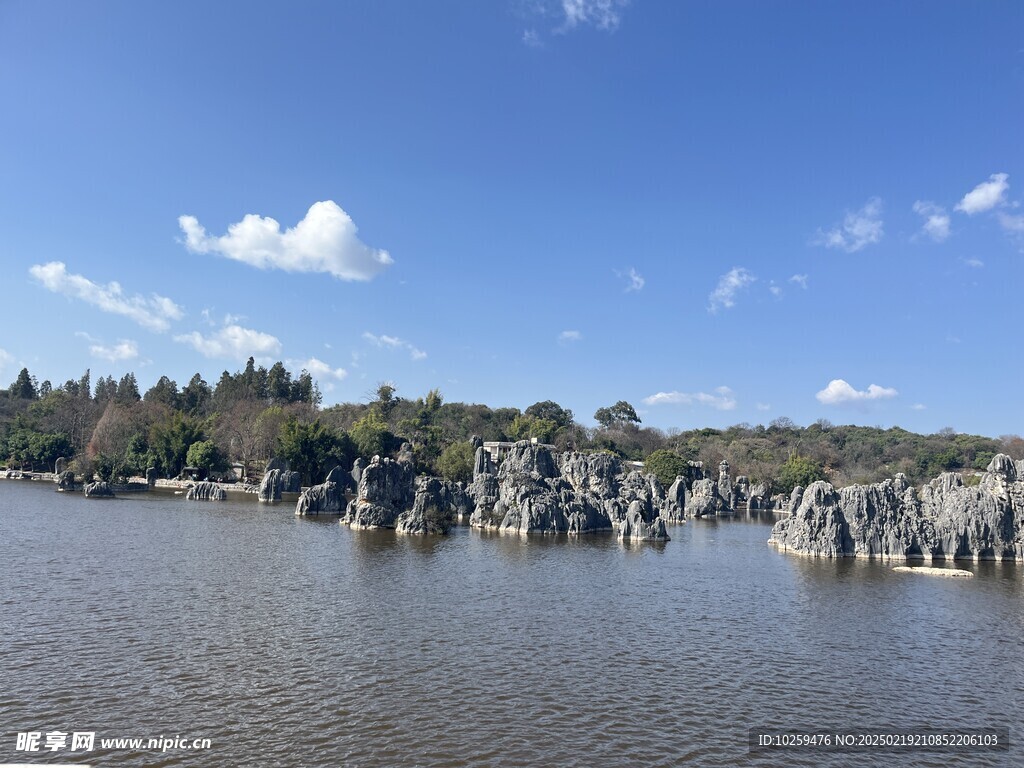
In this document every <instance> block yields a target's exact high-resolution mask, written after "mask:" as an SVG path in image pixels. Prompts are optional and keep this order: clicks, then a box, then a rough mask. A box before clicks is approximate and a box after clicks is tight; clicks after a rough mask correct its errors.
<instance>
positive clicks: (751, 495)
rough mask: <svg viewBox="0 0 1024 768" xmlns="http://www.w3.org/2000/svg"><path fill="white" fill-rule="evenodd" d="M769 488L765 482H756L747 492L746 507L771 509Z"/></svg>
mask: <svg viewBox="0 0 1024 768" xmlns="http://www.w3.org/2000/svg"><path fill="white" fill-rule="evenodd" d="M771 508H772V497H771V489H770V488H769V487H768V485H767V484H766V483H756V484H755V485H752V486H750V490H749V491H748V492H747V509H771Z"/></svg>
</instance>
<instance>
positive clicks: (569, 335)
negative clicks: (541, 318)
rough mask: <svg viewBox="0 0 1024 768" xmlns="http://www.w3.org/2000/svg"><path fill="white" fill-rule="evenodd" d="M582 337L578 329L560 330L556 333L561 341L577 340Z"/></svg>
mask: <svg viewBox="0 0 1024 768" xmlns="http://www.w3.org/2000/svg"><path fill="white" fill-rule="evenodd" d="M582 338H583V334H582V333H580V332H579V331H562V332H561V333H560V334H558V340H559V341H561V342H566V341H579V340H580V339H582Z"/></svg>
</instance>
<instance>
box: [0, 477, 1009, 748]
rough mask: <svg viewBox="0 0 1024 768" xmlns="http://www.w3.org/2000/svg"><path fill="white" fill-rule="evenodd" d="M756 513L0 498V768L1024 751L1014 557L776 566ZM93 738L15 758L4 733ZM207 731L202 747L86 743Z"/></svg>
mask: <svg viewBox="0 0 1024 768" xmlns="http://www.w3.org/2000/svg"><path fill="white" fill-rule="evenodd" d="M766 522H767V521H764V520H750V519H745V520H731V521H718V522H716V521H691V522H690V523H687V524H686V525H683V526H678V527H675V528H673V529H672V530H671V534H672V536H673V540H672V541H671V542H670V543H668V544H667V545H664V546H652V545H643V546H636V545H633V546H624V545H622V544H620V543H619V542H618V541H616V540H615V539H614V538H612V537H607V536H600V537H588V538H583V539H580V540H570V539H566V538H540V537H538V538H525V539H521V538H518V537H507V536H495V535H481V534H479V533H477V532H475V531H470V530H468V529H465V528H461V529H457V530H456V531H455V532H454V534H453V535H452V536H450V537H448V538H427V539H423V538H412V537H398V536H396V535H395V534H394V533H392V532H366V531H350V530H349V529H348V528H346V527H344V526H341V525H339V524H337V522H336V521H335V520H334V519H327V520H316V519H296V518H294V517H293V516H292V514H291V509H290V508H288V507H274V508H269V507H265V506H258V505H257V504H256V503H255V502H253V503H239V502H227V503H197V502H185V501H183V500H181V498H180V497H178V498H174V497H168V496H162V495H152V496H137V497H133V498H130V499H119V500H115V501H107V502H104V501H94V500H86V499H84V498H82V497H80V496H77V495H75V496H68V495H59V494H56V493H54V492H53V490H52V487H50V486H42V485H41V484H39V483H27V482H14V481H11V482H6V481H5V482H0V761H12V762H32V763H40V764H45V763H47V762H50V763H53V762H78V763H85V764H89V765H97V766H171V765H188V766H206V765H210V766H225V767H232V766H238V767H239V768H241V767H242V766H246V767H248V766H272V765H281V766H342V765H344V766H394V765H416V766H470V765H472V766H476V765H496V766H497V765H502V766H505V765H530V766H532V765H555V766H625V765H644V766H647V765H664V766H675V765H684V764H686V765H688V764H692V765H709V766H732V765H783V764H785V765H807V766H812V765H837V766H838V765H850V764H858V765H911V766H940V765H949V764H954V763H955V764H957V765H1013V764H1016V763H1019V762H1020V758H1021V756H1022V754H1024V753H1022V752H1021V751H1020V750H1018V749H1017V747H1016V746H1013V747H1011V750H1010V752H1008V753H1007V752H988V753H983V754H982V753H967V754H963V753H961V754H957V755H955V756H954V757H952V758H951V757H950V755H949V754H942V753H912V754H902V755H899V756H895V757H894V756H892V755H879V754H865V753H860V754H855V755H851V754H843V755H837V754H825V753H821V752H818V751H790V752H785V753H778V752H776V753H772V754H762V753H758V754H751V753H750V752H749V751H748V746H747V732H748V729H749V728H754V727H766V726H776V727H791V726H792V727H796V726H800V727H813V728H833V729H834V728H880V727H898V728H913V727H924V726H930V727H941V728H950V729H952V728H969V727H985V728H988V727H995V726H1004V727H1009V728H1010V731H1011V733H1010V735H1011V739H1013V738H1014V737H1024V730H1022V729H1021V727H1020V726H1021V725H1022V724H1024V706H1022V704H1024V696H1022V694H1024V640H1022V630H1024V600H1022V598H1024V568H1022V567H1021V566H1016V565H1013V564H1009V563H1007V564H1002V563H998V564H997V563H987V564H986V563H983V564H978V565H974V566H971V567H972V569H973V570H974V571H975V572H976V575H977V577H976V578H974V579H930V578H926V577H920V576H907V575H903V574H898V573H893V572H892V570H891V565H887V564H884V563H878V562H865V561H839V562H832V561H827V560H812V559H805V558H799V557H791V556H787V555H784V554H781V553H779V552H777V551H775V550H774V549H773V548H771V547H769V546H767V545H766V543H765V542H766V539H767V538H768V533H769V528H768V526H767V525H766ZM33 731H39V732H41V733H43V734H45V733H47V732H52V731H61V732H68V733H70V732H73V731H79V732H93V733H95V734H96V743H95V746H94V748H93V750H91V751H83V750H79V751H77V752H72V751H69V750H68V749H62V750H58V751H53V752H51V751H47V750H45V748H43V749H42V750H41V751H39V752H34V753H29V752H25V751H19V750H18V749H17V748H16V747H17V746H18V744H17V737H18V734H19V733H26V732H33ZM136 737H137V738H143V739H147V740H148V739H149V738H158V737H165V738H171V739H173V738H174V737H181V738H185V739H188V740H189V741H191V740H192V739H193V738H208V739H210V741H211V747H210V748H209V749H208V750H184V749H171V750H169V751H167V752H163V753H162V752H161V751H160V750H159V749H155V748H154V749H148V748H132V747H130V746H128V747H126V746H121V747H116V746H108V747H106V748H103V747H102V746H101V744H100V740H101V739H104V738H136Z"/></svg>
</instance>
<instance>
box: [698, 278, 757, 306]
mask: <svg viewBox="0 0 1024 768" xmlns="http://www.w3.org/2000/svg"><path fill="white" fill-rule="evenodd" d="M755 280H757V278H756V277H754V276H753V275H752V274H750V272H748V271H747V270H746V269H744V268H743V267H733V268H732V269H730V270H729V271H728V272H726V273H725V274H724V275H722V277H721V278H719V280H718V286H717V287H716V288H715V290H713V291H712V292H711V295H710V296H708V311H709V312H711V313H715V312H717V311H718V310H719V309H721V308H722V307H725V308H726V309H728V308H729V307H732V306H734V305H735V304H736V293H737V292H738V291H740V290H741V289H743V288H746V287H747V286H748V285H750V284H751V283H753V282H754V281H755Z"/></svg>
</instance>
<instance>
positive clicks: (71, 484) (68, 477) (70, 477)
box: [56, 469, 75, 492]
mask: <svg viewBox="0 0 1024 768" xmlns="http://www.w3.org/2000/svg"><path fill="white" fill-rule="evenodd" d="M56 483H57V490H58V491H61V492H66V491H73V490H75V473H74V472H72V471H71V470H70V469H65V470H64V471H63V472H60V473H59V474H58V475H57V479H56Z"/></svg>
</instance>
